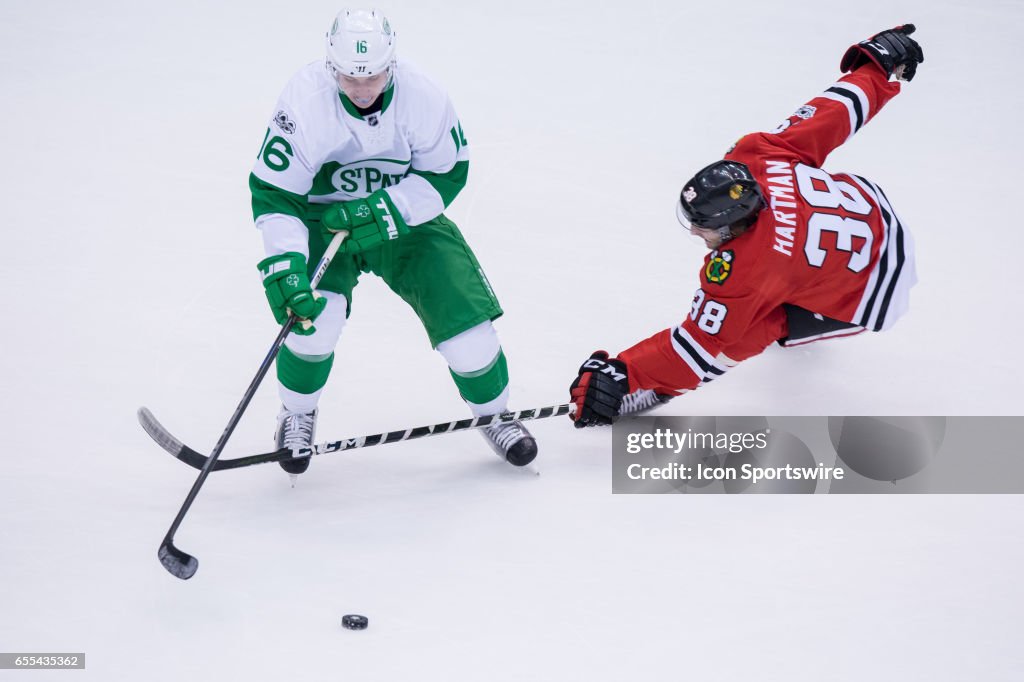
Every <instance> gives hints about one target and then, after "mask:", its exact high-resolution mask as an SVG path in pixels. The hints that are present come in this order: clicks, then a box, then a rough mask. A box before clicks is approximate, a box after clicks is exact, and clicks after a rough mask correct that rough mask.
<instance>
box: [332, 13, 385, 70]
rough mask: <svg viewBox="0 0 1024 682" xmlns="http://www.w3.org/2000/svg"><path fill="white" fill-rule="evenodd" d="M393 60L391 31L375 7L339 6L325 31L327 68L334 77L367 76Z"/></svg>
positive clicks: (383, 68)
mask: <svg viewBox="0 0 1024 682" xmlns="http://www.w3.org/2000/svg"><path fill="white" fill-rule="evenodd" d="M394 63H395V33H394V31H392V30H391V24H389V23H388V19H387V17H385V16H384V13H383V12H382V11H380V10H379V9H343V10H341V11H340V12H338V16H336V17H335V18H334V23H333V24H332V25H331V30H330V31H328V32H327V70H328V71H329V72H330V73H331V75H332V76H333V77H334V79H335V80H337V79H338V76H339V75H341V76H350V77H353V78H369V77H370V76H376V75H377V74H379V73H381V72H383V71H388V72H389V74H390V72H391V67H392V66H394Z"/></svg>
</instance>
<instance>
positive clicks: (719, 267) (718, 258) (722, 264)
mask: <svg viewBox="0 0 1024 682" xmlns="http://www.w3.org/2000/svg"><path fill="white" fill-rule="evenodd" d="M733 259H734V256H733V253H732V251H722V252H718V251H717V250H716V251H712V252H711V260H709V261H708V265H707V267H706V268H704V276H705V277H707V279H708V282H710V283H712V284H723V283H725V280H727V279H729V275H731V274H732V262H733Z"/></svg>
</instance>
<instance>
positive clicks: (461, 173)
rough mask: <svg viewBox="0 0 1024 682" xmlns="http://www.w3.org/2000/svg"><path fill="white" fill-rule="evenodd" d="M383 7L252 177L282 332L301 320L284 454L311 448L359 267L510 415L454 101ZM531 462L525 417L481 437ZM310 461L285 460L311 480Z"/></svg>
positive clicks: (290, 375) (281, 110) (293, 115)
mask: <svg viewBox="0 0 1024 682" xmlns="http://www.w3.org/2000/svg"><path fill="white" fill-rule="evenodd" d="M395 43H396V41H395V33H394V31H393V30H392V29H391V26H390V24H389V23H388V20H387V19H386V18H385V17H384V15H383V14H382V13H381V12H380V10H374V9H371V10H361V9H359V10H342V11H341V12H340V13H339V14H338V16H337V18H336V19H335V20H334V24H333V25H332V27H331V29H330V31H329V33H328V34H327V44H326V51H327V57H326V60H325V61H317V62H314V63H312V64H309V65H307V66H306V67H304V68H303V69H301V70H300V71H299V72H298V73H296V74H295V76H293V77H292V79H291V81H290V82H289V83H288V85H287V86H286V87H285V89H284V92H283V93H282V94H281V96H280V98H279V100H278V103H277V106H276V107H275V108H274V112H273V115H272V117H271V121H270V124H269V127H268V129H267V132H266V135H265V136H264V139H263V146H262V147H261V149H260V154H259V157H258V158H257V160H256V164H255V166H254V167H253V170H252V174H251V175H250V177H249V185H250V189H251V190H252V208H253V216H254V219H255V221H256V226H257V227H258V228H259V229H260V231H261V233H262V236H263V244H264V248H265V252H266V258H264V259H263V260H262V261H260V263H259V266H258V267H259V270H260V273H261V275H262V277H263V286H264V288H265V290H266V295H267V300H268V301H269V303H270V307H271V309H272V311H273V313H274V316H275V318H276V319H277V321H278V322H279V323H284V322H285V321H286V320H287V318H288V314H289V312H293V313H295V314H296V315H297V316H298V317H299V318H300V319H302V320H304V321H307V322H306V323H305V324H302V325H300V324H297V325H295V327H294V328H293V333H292V334H291V335H290V336H289V337H288V339H287V341H286V342H285V345H284V347H283V348H282V349H281V352H280V355H279V356H278V359H277V378H278V385H279V393H280V396H281V402H282V408H281V412H280V414H279V416H278V426H277V435H276V438H277V446H278V447H279V448H280V447H287V448H293V449H295V448H300V447H305V446H307V445H309V444H311V443H312V442H313V438H314V435H315V430H316V420H317V404H318V401H319V398H320V394H321V392H322V390H323V388H324V385H325V384H326V382H327V377H328V374H329V373H330V371H331V365H332V362H333V360H334V349H335V346H336V344H337V343H338V340H339V338H340V336H341V332H342V330H343V328H344V326H345V321H346V319H347V318H348V315H349V313H350V312H351V309H352V292H353V289H354V288H355V286H356V283H357V280H358V278H359V275H360V274H361V273H365V272H370V273H373V274H375V275H377V276H379V277H381V278H382V279H383V280H384V281H385V282H386V283H387V285H388V286H389V287H390V288H391V290H392V291H394V292H395V293H396V294H398V295H399V296H401V297H402V299H403V300H405V301H406V302H407V303H408V304H409V305H410V306H411V307H412V308H413V310H414V311H415V312H416V314H417V316H418V317H419V318H420V320H421V321H422V323H423V326H424V328H425V330H426V332H427V335H428V336H429V338H430V342H431V344H432V345H433V347H435V348H436V349H437V350H438V352H440V353H441V355H442V356H443V357H444V359H445V361H446V362H447V363H448V366H449V369H450V371H451V375H452V378H453V379H454V381H455V385H456V386H457V388H458V391H459V393H460V395H461V396H462V398H463V399H464V400H465V401H466V403H467V404H468V405H469V407H470V409H471V411H472V412H473V414H474V415H477V416H480V415H489V414H496V413H499V412H503V411H505V410H506V408H507V403H508V397H509V389H508V368H507V364H506V361H505V355H504V353H503V352H502V348H501V345H500V343H499V341H498V336H497V334H496V332H495V330H494V327H493V326H492V324H491V322H492V320H494V319H495V318H497V317H499V316H501V314H502V309H501V307H500V305H499V303H498V300H497V298H496V297H495V295H494V292H493V291H492V290H491V286H490V284H489V283H488V281H487V278H486V276H485V275H484V272H483V269H482V268H481V267H480V264H479V263H478V262H477V259H476V257H475V256H474V254H473V252H472V250H471V249H470V248H469V246H468V244H467V243H466V242H465V240H464V238H463V236H462V234H461V233H460V232H459V229H458V227H456V225H455V224H454V223H453V222H452V221H450V220H448V219H447V218H446V217H445V216H444V213H443V211H444V210H445V208H447V207H448V205H449V204H450V203H451V202H452V200H453V199H454V198H455V196H456V195H457V194H458V193H459V191H460V190H461V189H462V188H463V186H464V185H465V183H466V175H467V171H468V166H469V151H468V147H467V141H466V137H465V135H464V134H463V131H462V125H461V124H460V123H459V120H458V118H457V117H456V114H455V110H454V108H453V107H452V104H451V102H450V100H449V99H448V96H447V94H446V93H445V92H444V90H442V89H441V88H440V87H439V86H438V85H436V84H435V83H434V82H433V81H431V80H430V79H428V78H427V77H426V76H425V75H423V74H422V73H420V72H419V71H418V70H416V69H415V68H414V67H413V66H411V65H410V64H408V63H407V62H405V61H402V62H399V61H398V60H397V59H396V56H395ZM342 230H344V231H346V232H348V237H347V238H346V240H345V242H344V244H343V247H342V251H341V252H340V253H339V254H338V255H337V257H336V258H335V259H334V261H333V262H332V263H331V266H330V268H329V269H328V271H327V273H326V274H325V275H324V277H323V279H322V280H321V281H320V284H319V285H318V287H317V291H312V290H311V288H310V276H311V274H312V269H313V268H314V267H315V265H316V263H317V261H318V260H319V259H320V256H321V255H322V254H323V252H324V250H325V249H326V247H327V244H328V242H329V241H330V240H331V238H332V236H333V234H334V233H336V232H339V231H342ZM483 433H484V436H485V437H486V439H487V440H488V442H489V443H490V445H491V447H492V448H493V449H494V450H495V452H497V453H498V454H499V455H500V456H501V457H503V458H504V459H506V460H507V461H509V462H510V463H512V464H514V465H517V466H522V465H525V464H528V463H529V462H531V461H532V460H533V459H534V457H536V454H537V445H536V442H535V441H534V439H533V438H532V437H531V436H530V434H529V432H527V430H526V429H525V428H524V427H523V425H522V424H521V423H519V422H508V423H499V424H496V425H494V426H491V427H489V428H487V429H484V430H483ZM309 460H310V458H308V457H306V458H302V459H295V460H287V461H284V462H281V466H282V467H283V468H284V469H285V471H287V472H289V473H290V474H298V473H302V472H304V471H305V470H306V468H307V467H308V466H309Z"/></svg>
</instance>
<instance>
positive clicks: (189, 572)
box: [157, 232, 348, 580]
mask: <svg viewBox="0 0 1024 682" xmlns="http://www.w3.org/2000/svg"><path fill="white" fill-rule="evenodd" d="M346 236H348V232H338V233H337V234H335V235H334V238H333V239H331V243H330V244H329V245H328V247H327V250H326V251H325V252H324V255H323V257H322V258H321V259H320V262H319V263H318V264H317V266H316V271H315V272H314V273H313V278H312V280H310V286H311V287H312V288H315V287H316V285H317V284H318V283H319V282H320V279H321V278H322V277H323V276H324V273H325V272H327V266H329V265H330V264H331V261H332V260H333V259H334V256H335V254H337V253H338V249H339V248H340V247H341V243H342V242H343V241H345V237H346ZM298 319H299V318H297V317H296V316H295V314H294V313H293V314H291V315H289V316H288V320H287V321H286V322H285V323H284V325H282V327H281V331H280V332H279V333H278V335H277V339H275V340H274V345H272V346H271V347H270V350H269V351H268V352H267V356H266V357H265V358H263V362H262V363H260V368H259V370H257V372H256V376H254V377H253V379H252V382H251V383H250V384H249V388H247V389H246V390H245V395H243V396H242V401H241V402H240V403H238V407H236V408H235V412H234V414H232V415H231V419H230V420H229V421H228V425H227V426H226V427H224V432H223V433H222V434H221V435H220V439H219V440H218V441H217V444H216V445H214V446H213V451H212V452H211V453H210V456H209V458H207V460H206V462H205V463H204V464H203V465H202V468H201V471H200V472H199V476H198V477H197V478H196V482H195V483H193V484H192V489H191V490H189V491H188V496H187V497H186V498H185V502H184V503H182V505H181V509H179V510H178V515H177V516H175V517H174V523H172V524H171V527H170V529H169V530H168V531H167V535H165V536H164V540H163V542H161V543H160V550H159V551H158V552H157V556H158V557H159V558H160V563H161V564H163V566H164V568H166V569H167V571H168V572H169V573H170V574H171V575H173V576H174V577H175V578H181V579H182V580H188V579H189V578H191V577H192V576H193V575H195V573H196V570H197V569H198V568H199V560H198V559H196V558H195V557H194V556H192V555H191V554H188V553H187V552H183V551H181V550H180V549H178V548H177V547H175V546H174V534H175V532H177V530H178V526H180V525H181V521H182V519H184V518H185V514H186V513H188V510H189V507H191V506H192V502H193V501H194V500H195V499H196V495H198V494H199V489H200V488H202V487H203V483H204V482H205V481H206V477H207V476H209V475H210V472H211V471H213V467H214V465H215V464H216V463H217V458H218V457H220V453H221V451H223V450H224V446H225V445H227V442H228V438H230V437H231V434H232V432H234V430H235V426H237V425H238V422H239V420H240V419H241V418H242V414H243V413H244V412H245V409H246V408H247V407H248V406H249V401H250V400H252V397H253V395H255V394H256V389H257V388H259V386H260V383H261V382H262V381H263V377H265V376H266V375H267V371H268V370H269V369H270V365H271V364H273V362H274V358H276V357H277V353H278V351H280V350H281V346H283V345H284V340H285V338H287V336H288V334H289V333H290V332H291V330H292V327H294V326H295V323H296V322H298Z"/></svg>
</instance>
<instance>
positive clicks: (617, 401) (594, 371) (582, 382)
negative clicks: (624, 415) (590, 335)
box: [569, 350, 629, 429]
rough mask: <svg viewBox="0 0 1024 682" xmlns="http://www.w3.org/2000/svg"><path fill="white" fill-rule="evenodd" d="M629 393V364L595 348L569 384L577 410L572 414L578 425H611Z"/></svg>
mask: <svg viewBox="0 0 1024 682" xmlns="http://www.w3.org/2000/svg"><path fill="white" fill-rule="evenodd" d="M627 393H629V379H628V378H626V365H625V364H624V363H623V362H622V361H621V360H616V359H611V360H609V359H608V353H606V352H605V351H603V350H599V351H594V353H592V354H591V356H590V359H589V360H587V361H586V362H584V363H583V364H582V365H581V366H580V373H579V376H577V377H576V380H575V381H573V382H572V385H571V386H570V387H569V399H570V402H572V403H574V404H575V405H576V413H575V414H573V415H571V418H572V420H573V422H575V426H576V428H577V429H582V428H583V427H585V426H603V425H607V424H611V423H612V421H613V420H614V419H615V417H618V416H619V407H620V406H621V405H622V398H623V396H625V395H626V394H627Z"/></svg>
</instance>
